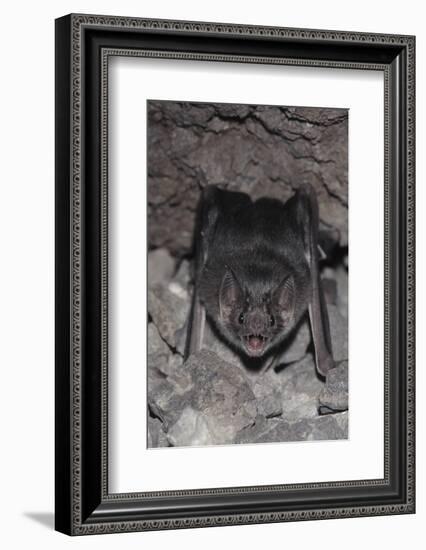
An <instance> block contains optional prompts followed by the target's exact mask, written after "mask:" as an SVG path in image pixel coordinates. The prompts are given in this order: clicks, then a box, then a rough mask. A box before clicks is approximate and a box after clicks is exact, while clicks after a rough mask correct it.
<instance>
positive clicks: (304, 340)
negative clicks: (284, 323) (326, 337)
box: [277, 319, 311, 365]
mask: <svg viewBox="0 0 426 550" xmlns="http://www.w3.org/2000/svg"><path fill="white" fill-rule="evenodd" d="M310 343H311V330H310V328H309V321H308V320H307V319H305V320H304V321H303V322H302V323H301V324H300V325H299V326H298V327H297V330H296V331H295V332H294V334H292V335H291V336H290V338H289V340H288V342H286V343H285V344H284V346H283V350H282V351H281V352H280V357H279V359H278V362H277V364H278V365H282V364H288V363H293V362H294V361H299V360H300V359H302V358H303V357H304V356H305V355H306V350H307V349H308V346H309V344H310Z"/></svg>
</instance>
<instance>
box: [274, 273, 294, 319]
mask: <svg viewBox="0 0 426 550" xmlns="http://www.w3.org/2000/svg"><path fill="white" fill-rule="evenodd" d="M273 301H274V302H275V303H276V304H277V306H278V309H279V310H280V312H281V315H282V318H283V320H284V322H288V321H289V320H290V319H291V318H292V317H293V315H294V309H295V305H296V287H295V283H294V277H293V275H289V276H288V277H285V279H283V280H282V281H281V283H280V284H279V285H278V287H277V288H276V289H275V291H274V294H273Z"/></svg>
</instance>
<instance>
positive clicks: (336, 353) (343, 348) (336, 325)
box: [327, 304, 348, 362]
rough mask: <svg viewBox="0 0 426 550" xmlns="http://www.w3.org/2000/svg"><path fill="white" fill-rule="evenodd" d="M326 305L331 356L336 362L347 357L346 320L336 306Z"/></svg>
mask: <svg viewBox="0 0 426 550" xmlns="http://www.w3.org/2000/svg"><path fill="white" fill-rule="evenodd" d="M327 307H328V318H329V321H330V334H331V346H332V348H333V358H334V360H335V361H337V362H338V361H343V360H346V359H347V358H348V321H347V319H345V318H344V317H343V316H342V315H341V314H340V312H339V310H338V308H337V307H336V306H333V305H332V304H328V306H327Z"/></svg>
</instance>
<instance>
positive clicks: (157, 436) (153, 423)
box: [148, 415, 169, 448]
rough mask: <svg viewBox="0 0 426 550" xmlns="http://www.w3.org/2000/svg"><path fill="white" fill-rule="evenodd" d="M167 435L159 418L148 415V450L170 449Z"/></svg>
mask: <svg viewBox="0 0 426 550" xmlns="http://www.w3.org/2000/svg"><path fill="white" fill-rule="evenodd" d="M168 446H169V443H168V441H167V437H166V434H165V433H164V431H163V424H162V423H161V421H160V420H159V419H158V418H152V416H149V415H148V448H156V447H168Z"/></svg>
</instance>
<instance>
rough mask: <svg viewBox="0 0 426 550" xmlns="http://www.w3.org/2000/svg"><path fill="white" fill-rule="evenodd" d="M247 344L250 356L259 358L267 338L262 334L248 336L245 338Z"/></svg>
mask: <svg viewBox="0 0 426 550" xmlns="http://www.w3.org/2000/svg"><path fill="white" fill-rule="evenodd" d="M244 339H245V342H246V348H247V351H248V352H249V354H250V355H252V356H259V355H262V353H263V351H264V349H265V345H266V341H267V338H266V336H263V335H262V334H248V335H247V336H245V337H244Z"/></svg>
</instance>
